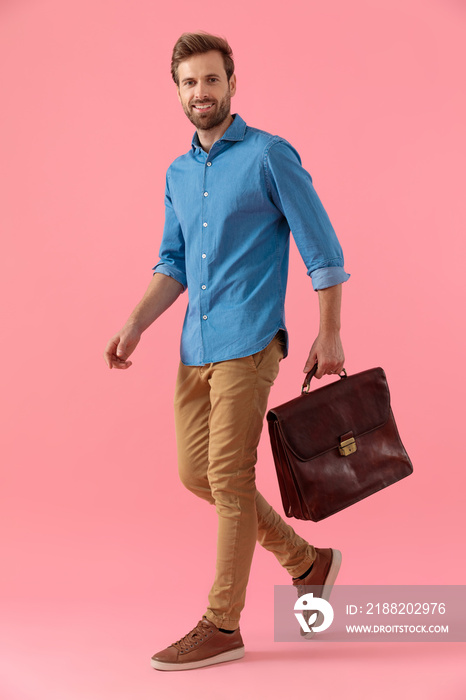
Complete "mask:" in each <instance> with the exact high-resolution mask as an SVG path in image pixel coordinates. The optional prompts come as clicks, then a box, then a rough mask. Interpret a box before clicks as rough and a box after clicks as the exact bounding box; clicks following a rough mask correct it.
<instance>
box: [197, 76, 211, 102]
mask: <svg viewBox="0 0 466 700" xmlns="http://www.w3.org/2000/svg"><path fill="white" fill-rule="evenodd" d="M194 97H195V99H196V100H205V99H206V98H208V97H209V90H208V83H207V82H204V81H203V80H199V82H198V83H197V85H196V90H195V95H194Z"/></svg>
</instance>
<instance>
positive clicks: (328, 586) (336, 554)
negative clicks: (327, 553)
mask: <svg viewBox="0 0 466 700" xmlns="http://www.w3.org/2000/svg"><path fill="white" fill-rule="evenodd" d="M341 560H342V556H341V552H340V550H338V549H332V563H331V564H330V569H329V570H328V574H327V578H326V579H325V583H324V587H323V589H322V595H321V596H320V598H323V599H324V600H326V601H327V602H328V601H329V599H330V595H331V593H332V588H333V584H334V583H335V581H336V578H337V576H338V572H339V571H340V567H341ZM321 620H322V616H321V613H320V612H319V613H318V615H317V619H316V625H317V624H320V623H321ZM301 633H302V634H301V636H302V637H304V639H312V638H313V637H314V635H316V634H317V632H314V631H313V630H311V631H310V632H304V630H301Z"/></svg>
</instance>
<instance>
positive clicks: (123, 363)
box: [112, 357, 133, 369]
mask: <svg viewBox="0 0 466 700" xmlns="http://www.w3.org/2000/svg"><path fill="white" fill-rule="evenodd" d="M112 364H113V367H115V369H128V367H131V365H132V364H133V363H132V362H131V360H121V359H120V358H119V357H114V358H113V362H112Z"/></svg>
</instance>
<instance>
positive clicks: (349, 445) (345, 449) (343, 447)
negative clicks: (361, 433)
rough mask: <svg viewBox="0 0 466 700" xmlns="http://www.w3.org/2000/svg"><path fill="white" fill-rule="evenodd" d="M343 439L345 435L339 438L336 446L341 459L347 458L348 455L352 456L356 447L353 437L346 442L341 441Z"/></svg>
mask: <svg viewBox="0 0 466 700" xmlns="http://www.w3.org/2000/svg"><path fill="white" fill-rule="evenodd" d="M343 438H346V435H343V436H342V437H341V438H340V444H339V445H338V449H339V451H340V454H341V456H342V457H348V455H352V454H353V452H356V450H357V449H358V447H357V445H356V440H355V439H354V437H350V438H348V439H346V440H343Z"/></svg>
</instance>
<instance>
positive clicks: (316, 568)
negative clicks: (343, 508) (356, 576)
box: [293, 547, 341, 639]
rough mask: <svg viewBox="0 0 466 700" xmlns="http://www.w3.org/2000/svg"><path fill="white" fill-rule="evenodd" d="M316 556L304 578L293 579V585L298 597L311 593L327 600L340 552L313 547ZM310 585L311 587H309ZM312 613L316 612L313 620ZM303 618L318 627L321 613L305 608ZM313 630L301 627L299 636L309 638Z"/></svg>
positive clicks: (312, 634)
mask: <svg viewBox="0 0 466 700" xmlns="http://www.w3.org/2000/svg"><path fill="white" fill-rule="evenodd" d="M315 549H316V553H317V557H316V559H315V561H314V563H313V565H312V569H311V571H310V572H309V574H308V575H307V576H306V578H303V579H298V580H297V581H295V580H293V586H296V588H297V589H298V598H300V597H301V596H302V595H304V594H305V593H311V592H312V593H313V594H314V596H316V597H317V598H324V599H325V600H327V601H328V600H329V598H330V594H331V592H332V586H333V584H334V583H335V579H336V577H337V576H338V572H339V571H340V566H341V552H340V551H339V550H338V549H319V548H318V547H316V548H315ZM309 586H312V588H309ZM314 614H317V617H316V619H315V620H314V621H313V620H312V618H313V616H314ZM304 619H305V620H306V622H307V623H308V624H309V620H311V624H312V625H313V626H315V627H318V626H319V625H320V624H321V623H322V619H323V617H322V613H321V612H320V611H318V610H306V613H305V616H304ZM314 635H315V632H314V631H313V630H312V629H311V631H310V632H305V631H304V630H303V629H302V628H301V636H302V637H305V638H306V639H311V638H312V637H313V636H314Z"/></svg>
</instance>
